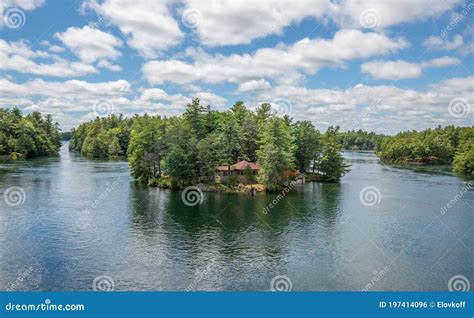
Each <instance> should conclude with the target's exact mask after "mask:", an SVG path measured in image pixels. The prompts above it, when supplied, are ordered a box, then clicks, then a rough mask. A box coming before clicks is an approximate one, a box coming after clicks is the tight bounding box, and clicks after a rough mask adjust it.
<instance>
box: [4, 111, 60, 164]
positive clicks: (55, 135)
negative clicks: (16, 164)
mask: <svg viewBox="0 0 474 318" xmlns="http://www.w3.org/2000/svg"><path fill="white" fill-rule="evenodd" d="M59 131H60V130H59V124H58V123H55V122H53V119H52V116H51V115H46V116H43V115H41V114H40V113H39V112H32V113H31V114H28V115H26V116H23V114H22V113H21V111H20V110H19V109H18V108H13V109H10V110H9V109H3V108H0V159H2V160H20V159H27V158H35V157H43V156H55V155H58V152H59V148H60V147H61V136H60V133H59Z"/></svg>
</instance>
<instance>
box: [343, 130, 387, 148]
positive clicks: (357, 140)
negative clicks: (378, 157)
mask: <svg viewBox="0 0 474 318" xmlns="http://www.w3.org/2000/svg"><path fill="white" fill-rule="evenodd" d="M384 137H385V136H384V135H381V134H376V133H374V132H366V131H363V130H360V129H359V130H357V131H355V130H349V131H346V132H339V142H340V143H341V144H342V146H343V147H344V149H350V150H377V149H378V147H379V145H380V143H381V142H382V140H383V138H384Z"/></svg>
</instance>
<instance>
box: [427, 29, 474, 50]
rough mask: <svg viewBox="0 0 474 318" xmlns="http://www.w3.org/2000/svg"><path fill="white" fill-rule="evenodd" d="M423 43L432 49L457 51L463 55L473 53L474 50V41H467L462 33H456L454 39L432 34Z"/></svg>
mask: <svg viewBox="0 0 474 318" xmlns="http://www.w3.org/2000/svg"><path fill="white" fill-rule="evenodd" d="M423 44H424V46H425V47H426V48H428V49H430V50H445V51H457V52H459V53H461V54H463V55H468V54H472V53H473V52H474V43H473V42H472V40H471V42H470V43H465V42H464V38H463V36H462V35H460V34H456V35H455V36H454V37H453V39H452V40H449V39H447V38H442V37H440V36H430V37H429V38H427V39H426V40H425V41H423Z"/></svg>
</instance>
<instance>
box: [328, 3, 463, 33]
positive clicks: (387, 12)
mask: <svg viewBox="0 0 474 318" xmlns="http://www.w3.org/2000/svg"><path fill="white" fill-rule="evenodd" d="M461 2H462V0H443V1H433V0H417V1H411V0H402V1H400V0H383V1H380V0H341V1H339V2H338V5H337V11H336V12H335V13H333V15H332V17H333V19H334V20H335V21H336V22H337V23H338V24H339V25H340V26H342V27H364V26H373V27H375V28H386V27H389V26H393V25H398V24H402V23H412V22H417V21H425V20H427V19H428V18H431V17H436V16H439V15H441V14H443V13H445V12H447V11H449V10H452V9H453V8H454V7H455V6H456V5H457V4H459V3H461ZM364 21H365V22H364Z"/></svg>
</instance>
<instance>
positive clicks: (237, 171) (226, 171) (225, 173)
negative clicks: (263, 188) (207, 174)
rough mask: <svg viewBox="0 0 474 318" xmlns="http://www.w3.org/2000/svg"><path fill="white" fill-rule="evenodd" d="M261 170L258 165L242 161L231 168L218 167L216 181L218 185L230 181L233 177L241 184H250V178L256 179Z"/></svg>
mask: <svg viewBox="0 0 474 318" xmlns="http://www.w3.org/2000/svg"><path fill="white" fill-rule="evenodd" d="M246 170H247V171H248V172H246ZM259 170H260V166H259V165H258V163H256V162H249V161H246V160H242V161H239V162H237V163H236V164H233V165H231V166H218V167H217V168H216V175H215V178H214V180H215V182H216V183H222V182H226V181H228V180H229V178H231V177H235V180H236V181H237V182H239V183H250V182H252V180H251V179H250V178H249V177H250V176H255V177H256V176H257V174H258V171H259ZM249 174H250V175H249Z"/></svg>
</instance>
